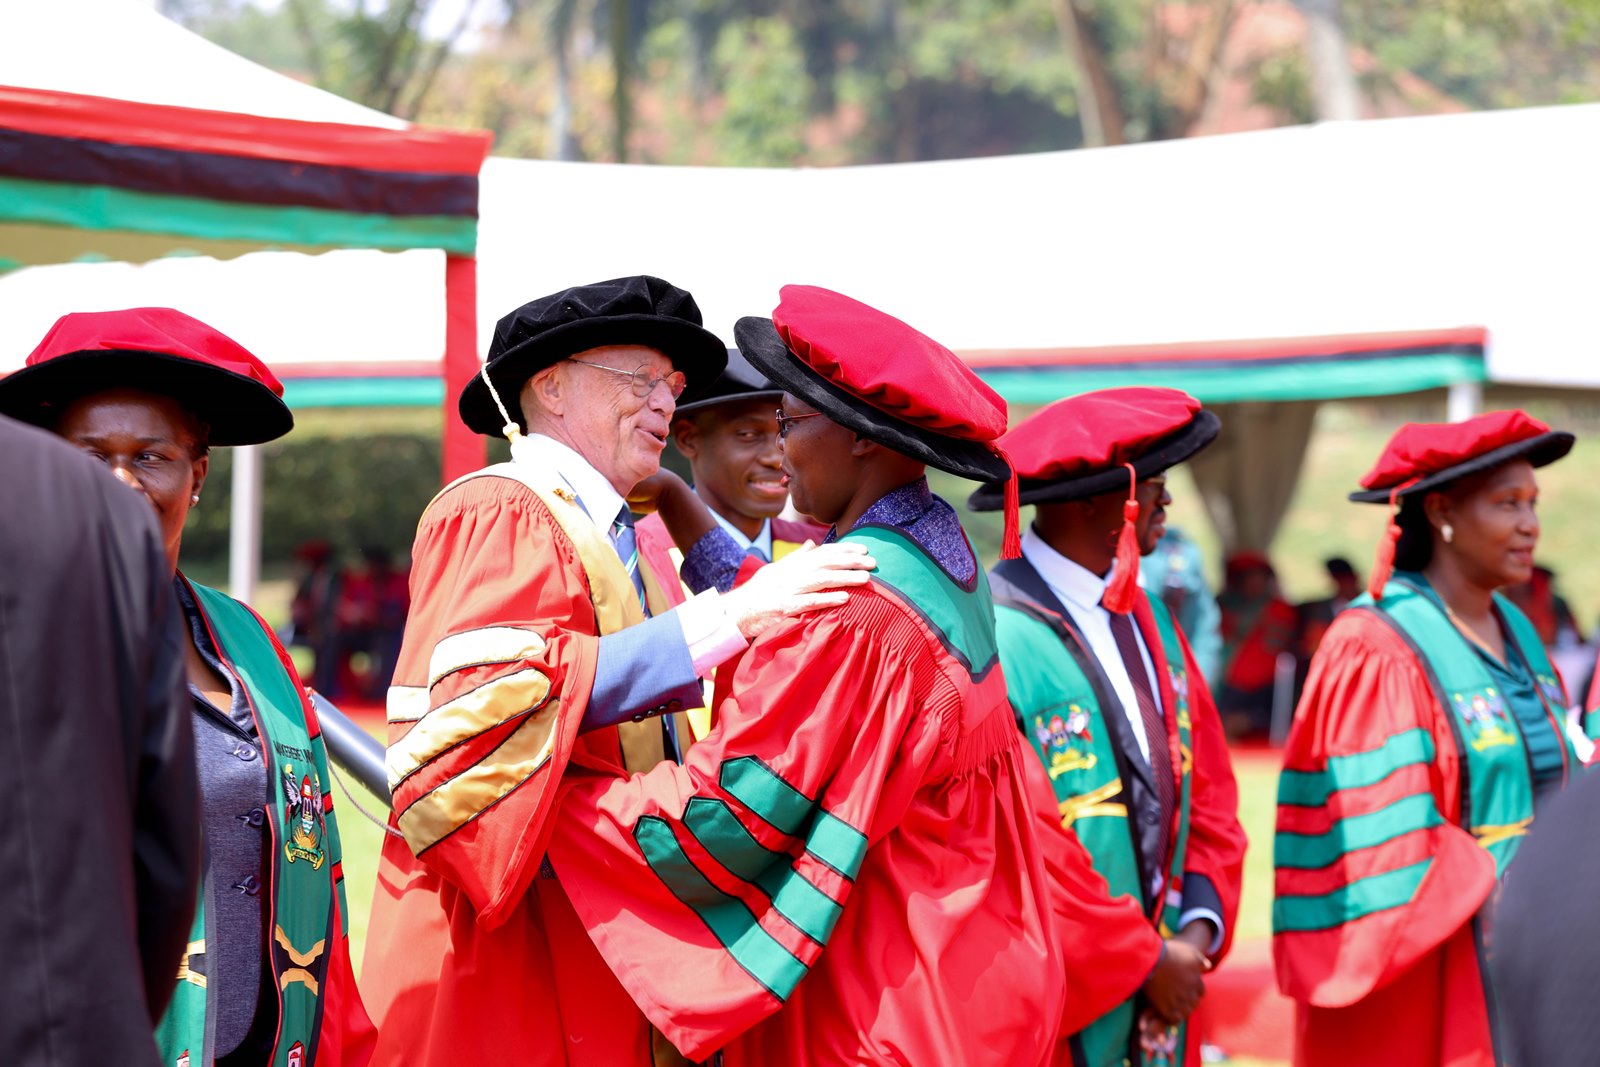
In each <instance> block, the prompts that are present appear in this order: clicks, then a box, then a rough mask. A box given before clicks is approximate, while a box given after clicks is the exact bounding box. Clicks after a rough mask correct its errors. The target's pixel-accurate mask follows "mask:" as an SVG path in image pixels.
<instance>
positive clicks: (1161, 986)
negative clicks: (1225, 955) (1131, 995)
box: [1144, 937, 1211, 1025]
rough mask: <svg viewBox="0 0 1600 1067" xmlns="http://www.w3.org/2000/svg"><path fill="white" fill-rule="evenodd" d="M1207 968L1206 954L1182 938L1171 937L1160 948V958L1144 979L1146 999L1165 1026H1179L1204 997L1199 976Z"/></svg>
mask: <svg viewBox="0 0 1600 1067" xmlns="http://www.w3.org/2000/svg"><path fill="white" fill-rule="evenodd" d="M1210 969H1211V961H1210V960H1209V959H1207V958H1206V955H1205V953H1203V952H1201V951H1200V950H1199V949H1197V948H1195V947H1194V946H1193V945H1191V944H1190V943H1189V942H1188V941H1186V940H1184V939H1182V938H1176V937H1175V938H1172V939H1171V940H1169V941H1167V942H1166V943H1165V944H1163V945H1162V946H1161V958H1160V959H1159V960H1157V961H1156V967H1155V970H1153V971H1151V972H1150V977H1149V978H1146V979H1145V982H1144V996H1145V999H1146V1000H1148V1001H1149V1002H1150V1007H1152V1008H1153V1009H1155V1011H1156V1012H1158V1013H1159V1014H1160V1015H1161V1016H1162V1017H1163V1018H1164V1019H1165V1020H1166V1021H1167V1022H1168V1023H1170V1024H1173V1025H1176V1024H1177V1023H1181V1022H1183V1021H1184V1020H1185V1019H1187V1018H1188V1017H1189V1013H1190V1012H1192V1011H1194V1009H1195V1006H1196V1005H1198V1004H1199V1003H1200V998H1201V997H1203V996H1205V994H1206V985H1205V982H1204V980H1203V978H1202V976H1203V975H1204V974H1205V973H1206V972H1207V971H1209V970H1210Z"/></svg>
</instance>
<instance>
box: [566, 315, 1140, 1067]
mask: <svg viewBox="0 0 1600 1067" xmlns="http://www.w3.org/2000/svg"><path fill="white" fill-rule="evenodd" d="M735 336H736V337H737V339H738V342H739V348H740V351H742V352H743V353H744V354H745V355H746V356H747V357H748V358H749V359H750V362H751V363H752V364H754V365H755V366H756V367H757V368H758V369H759V370H760V371H762V372H763V373H764V374H766V375H767V376H768V377H770V378H771V379H772V380H773V381H775V382H777V383H778V384H779V385H781V386H782V387H783V388H784V389H785V390H786V395H785V396H784V398H783V415H782V416H781V417H780V418H779V427H780V429H779V433H780V436H782V437H783V438H784V446H783V457H784V458H783V468H784V472H785V474H786V475H787V476H788V479H789V486H790V489H791V491H792V492H793V494H794V500H795V506H796V507H797V508H798V509H799V510H800V511H802V512H803V513H805V514H808V515H812V516H815V517H816V518H817V519H818V520H820V521H824V522H828V523H830V524H832V525H833V528H834V533H835V534H836V535H839V537H840V540H841V543H844V544H861V545H865V546H867V547H869V548H870V549H871V552H872V557H873V559H874V560H875V561H876V564H877V569H876V571H875V572H874V574H873V581H872V583H871V585H870V586H869V587H868V588H867V589H865V590H861V591H856V592H853V593H852V594H851V596H850V598H849V601H848V603H846V604H845V605H844V606H843V607H842V608H840V609H838V610H837V611H830V612H826V613H818V614H814V615H809V616H806V617H804V618H800V619H794V620H790V621H787V622H785V623H782V624H780V625H778V626H776V627H774V628H772V629H771V630H769V631H767V632H766V633H764V634H762V635H761V636H760V637H758V638H757V639H756V640H755V641H754V642H753V643H752V644H751V647H750V648H749V650H748V651H747V652H746V653H745V654H744V655H743V657H742V658H741V659H740V660H739V661H738V662H737V664H730V667H729V668H725V669H724V670H723V671H722V672H720V674H719V678H718V688H719V690H721V689H723V688H724V687H726V688H727V689H728V691H729V695H728V696H727V697H726V699H724V700H722V701H721V702H720V703H719V705H718V707H717V715H718V725H717V727H716V728H715V729H714V730H713V731H712V733H711V734H710V736H709V737H707V738H706V739H705V740H704V741H701V742H700V743H699V744H697V745H696V746H695V747H694V748H693V749H692V750H691V751H690V753H689V755H688V757H687V760H686V761H685V763H684V764H683V765H682V766H677V765H671V764H662V765H659V766H657V767H656V768H655V769H654V770H652V771H650V772H649V773H647V774H644V775H635V776H633V777H632V778H622V777H618V776H615V775H612V776H609V777H607V776H594V777H590V778H586V779H574V780H573V782H572V786H571V790H570V791H569V792H568V793H567V794H566V795H565V797H564V799H563V801H562V804H563V807H562V815H563V818H562V819H561V820H559V821H558V824H557V825H556V826H555V828H554V829H553V831H552V836H551V842H550V856H551V859H552V861H553V862H554V864H555V867H556V869H557V870H558V871H560V872H562V877H563V880H564V882H563V884H564V885H565V886H566V888H567V890H568V892H569V894H570V896H571V900H572V903H573V904H574V905H575V907H576V909H577V912H578V915H579V916H580V918H581V920H582V921H583V923H584V925H585V926H586V927H587V928H588V929H589V932H590V934H591V936H593V938H594V939H595V943H596V944H597V945H598V946H599V948H600V951H601V954H602V955H603V956H604V957H605V959H606V962H607V963H608V964H609V965H610V966H611V968H612V969H613V970H614V971H615V972H616V973H617V975H618V977H619V979H620V980H621V981H622V983H623V985H625V986H626V987H627V989H628V991H629V992H630V993H631V994H632V995H633V997H634V999H635V1000H636V1001H637V1002H638V1003H639V1005H640V1006H641V1007H642V1008H643V1009H644V1011H645V1013H646V1014H647V1015H648V1016H649V1018H650V1020H651V1022H652V1023H654V1024H655V1025H656V1026H657V1027H659V1028H660V1029H661V1032H662V1033H663V1034H664V1035H665V1036H666V1037H667V1038H668V1039H669V1040H670V1041H671V1042H672V1043H673V1045H675V1046H676V1047H677V1048H678V1049H679V1050H680V1051H682V1052H683V1053H684V1054H685V1055H687V1056H689V1057H691V1058H701V1057H704V1056H707V1055H709V1054H711V1053H713V1052H715V1051H717V1050H719V1049H720V1050H722V1052H723V1056H724V1063H725V1064H726V1065H727V1067H742V1065H755V1064H760V1065H764V1067H765V1065H807V1067H814V1065H824V1064H826V1065H833V1064H840V1065H842V1064H864V1063H875V1064H878V1063H882V1064H887V1063H902V1064H903V1063H913V1064H988V1063H992V1064H1000V1063H1004V1064H1018V1065H1038V1064H1042V1063H1045V1062H1047V1061H1048V1057H1049V1055H1050V1051H1051V1046H1052V1044H1053V1042H1054V1038H1055V1024H1056V1022H1057V1020H1058V1019H1060V1018H1061V1017H1062V1015H1063V1005H1064V1004H1065V1003H1066V1002H1067V1001H1068V999H1069V997H1070V999H1071V1004H1072V1007H1073V1008H1075V1009H1076V1010H1078V1011H1080V1012H1084V1013H1086V1016H1085V1018H1084V1019H1083V1020H1082V1021H1083V1022H1087V1021H1088V1019H1090V1018H1093V1017H1094V1015H1096V1014H1098V1013H1099V1012H1100V1011H1104V1010H1106V1009H1107V1008H1109V1007H1110V1004H1111V1002H1110V1001H1106V1000H1103V999H1102V1000H1101V1001H1100V1002H1098V1003H1096V998H1097V997H1103V995H1104V990H1103V989H1102V988H1101V986H1102V983H1100V982H1099V981H1098V976H1095V975H1090V974H1087V973H1083V974H1078V975H1070V974H1068V973H1066V971H1065V970H1064V968H1063V967H1062V966H1061V957H1060V945H1061V944H1063V942H1064V940H1065V939H1067V938H1073V939H1084V940H1091V939H1103V940H1102V942H1101V943H1102V944H1104V945H1105V946H1106V950H1107V951H1108V952H1109V951H1113V950H1114V949H1113V946H1114V944H1115V943H1116V939H1117V938H1118V937H1119V936H1120V934H1121V932H1122V931H1126V930H1129V929H1134V930H1138V929H1142V930H1143V931H1144V933H1145V934H1146V935H1148V927H1145V926H1144V925H1143V923H1142V920H1141V919H1140V917H1139V915H1138V909H1137V908H1136V907H1133V906H1132V905H1131V904H1130V903H1128V902H1121V903H1116V902H1113V901H1111V900H1110V899H1109V898H1108V897H1107V896H1106V894H1105V890H1104V883H1103V882H1099V880H1098V879H1097V878H1095V876H1094V875H1093V871H1092V868H1091V867H1090V866H1089V864H1088V861H1087V858H1086V857H1084V856H1083V854H1082V852H1081V850H1079V851H1078V852H1077V853H1076V855H1073V854H1072V853H1071V852H1070V849H1071V848H1072V847H1074V845H1073V842H1072V841H1071V838H1070V837H1069V836H1068V835H1066V834H1063V833H1061V831H1060V830H1059V828H1058V827H1057V826H1056V825H1055V819H1054V810H1053V807H1052V806H1051V804H1050V802H1049V799H1048V796H1047V788H1046V786H1045V785H1044V781H1043V779H1044V776H1043V774H1042V773H1041V772H1040V771H1039V769H1038V768H1037V767H1036V766H1035V765H1034V762H1033V759H1032V757H1031V756H1030V755H1029V754H1028V752H1027V751H1026V750H1025V749H1024V748H1023V746H1022V744H1021V740H1020V739H1019V738H1018V737H1017V735H1016V729H1015V726H1014V725H1013V723H1012V721H1011V714H1010V709H1009V708H1008V707H1007V705H1006V698H1005V683H1004V680H1003V679H1002V677H1001V675H1000V672H999V671H998V670H997V669H996V651H995V641H994V618H993V610H992V605H991V602H990V599H989V591H988V583H987V582H986V580H985V578H984V573H983V570H982V568H981V567H980V566H979V564H978V560H977V558H976V556H975V555H974V553H973V551H972V548H971V546H970V544H969V543H968V541H967V538H966V536H965V534H964V533H963V531H962V529H961V524H960V521H959V519H958V518H957V517H956V513H955V511H954V510H953V509H952V508H951V507H950V505H948V504H946V503H945V502H944V501H942V500H940V499H938V498H936V497H934V496H933V495H932V494H931V493H930V491H929V489H928V483H927V480H926V478H925V477H924V472H925V469H926V467H927V466H929V465H932V466H937V467H939V468H941V469H943V470H946V471H950V472H951V473H954V474H957V475H958V476H962V477H966V478H971V479H990V478H1000V477H1004V476H1005V475H1006V474H1007V473H1008V472H1009V468H1008V467H1007V465H1006V461H1005V459H1004V458H1003V457H1002V456H1001V455H999V454H998V453H997V452H996V451H995V450H994V441H995V439H996V438H997V437H999V435H1000V434H1001V432H1002V431H1003V430H1004V429H1005V410H1006V409H1005V402H1004V401H1003V400H1001V399H1000V397H999V396H997V395H996V394H995V393H994V392H993V391H992V390H990V389H989V388H988V387H987V386H985V385H984V384H983V383H982V382H981V381H979V380H978V379H977V377H976V376H975V375H973V374H972V372H971V371H970V370H969V369H967V368H966V367H965V366H964V365H963V364H962V363H961V362H960V361H959V360H958V359H956V357H955V356H954V355H953V354H952V353H951V352H950V351H949V349H947V348H945V347H944V346H942V345H940V344H938V343H937V342H935V341H933V340H931V339H930V338H928V337H926V336H924V335H922V334H921V333H919V332H917V331H916V330H914V329H912V328H911V327H910V326H907V325H906V324H905V323H903V322H901V321H899V320H898V319H894V318H891V317H890V316H888V315H886V314H884V313H882V312H880V311H877V310H875V309H873V308H871V307H868V306H866V305H865V304H861V303H859V302H857V301H855V300H852V299H850V298H849V297H846V296H841V295H840V294H838V293H833V292H829V291H828V290H826V289H820V288H816V287H812V286H794V285H791V286H786V287H785V288H784V289H783V292H782V302H781V303H780V304H779V306H778V308H777V310H776V311H775V312H774V313H773V315H772V317H771V318H745V319H741V320H740V321H739V324H738V326H737V328H736V330H735ZM1013 515H1014V511H1013ZM1010 532H1011V547H1014V543H1015V534H1016V531H1015V528H1014V526H1013V527H1011V530H1010ZM782 565H783V564H781V563H779V564H774V565H773V566H772V567H768V568H764V569H763V570H762V571H761V572H760V574H758V576H757V579H756V580H759V578H760V575H761V574H765V573H766V572H767V571H769V570H771V569H773V568H774V567H781V566H782ZM580 813H581V814H580ZM1074 860H1075V861H1076V866H1074V865H1073V863H1074ZM1057 861H1059V862H1060V863H1061V864H1062V865H1063V867H1064V870H1060V871H1058V870H1057V869H1055V868H1053V867H1052V866H1051V865H1052V864H1053V863H1055V862H1057ZM1056 878H1060V881H1059V882H1057V881H1056V880H1055V879H1056ZM1095 883H1098V885H1096V884H1095ZM1090 899H1092V900H1093V901H1094V903H1088V904H1085V903H1083V901H1085V900H1090ZM1128 950H1129V951H1130V952H1131V953H1140V952H1142V951H1143V947H1142V946H1140V945H1139V944H1137V943H1135V944H1132V945H1129V946H1128ZM1155 951H1156V950H1155V949H1153V948H1152V949H1151V950H1150V951H1149V953H1148V955H1146V956H1145V959H1144V966H1145V967H1146V969H1148V967H1149V965H1150V964H1151V963H1153V961H1154V957H1155Z"/></svg>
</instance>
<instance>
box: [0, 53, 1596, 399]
mask: <svg viewBox="0 0 1600 1067" xmlns="http://www.w3.org/2000/svg"><path fill="white" fill-rule="evenodd" d="M152 65H157V66H159V65H161V64H152ZM297 88H304V87H297ZM307 91H308V92H315V91H314V90H307ZM319 95H325V94H319ZM1597 172H1600V105H1574V106H1568V107H1559V108H1542V109H1529V110H1521V111H1502V112H1490V113H1477V114H1467V115H1450V116H1440V117H1429V118H1416V119H1390V120H1382V121H1371V122H1361V123H1352V124H1324V125H1319V126H1312V127H1296V128H1289V129H1282V130H1271V131H1266V132H1262V133H1250V134H1238V135H1233V136H1226V137H1212V138H1199V139H1194V140H1186V141H1171V142H1163V143H1158V144H1150V145H1134V146H1128V147H1119V148H1109V149H1097V150H1086V151H1078V152H1058V153H1042V154H1037V155H1029V156H1015V157H1004V158H994V159H978V160H963V161H951V162H940V163H925V164H902V165H893V166H875V167H848V168H838V169H832V170H736V169H703V168H670V167H639V166H612V165H601V164H574V163H551V162H540V161H527V160H504V159H494V160H490V161H489V163H488V164H487V165H486V167H485V169H484V172H483V177H482V200H481V213H482V214H481V219H482V221H481V227H480V245H479V312H480V315H479V318H480V330H479V336H480V338H481V339H482V343H484V344H486V343H487V339H488V337H489V336H491V333H492V326H493V323H494V320H495V319H496V318H498V317H499V316H500V315H501V314H503V313H504V312H506V311H508V310H510V309H511V308H513V307H515V306H516V305H517V304H519V303H521V302H523V301H525V300H527V299H529V298H531V297H533V296H537V295H539V294H542V293H546V292H550V291H553V290H555V289H559V288H562V287H564V286H566V285H571V284H573V283H575V282H581V281H588V280H594V279H599V278H605V277H613V276H617V275H621V274H630V273H641V272H648V273H656V274H660V275H662V276H664V277H667V278H670V279H672V280H673V281H675V282H677V283H679V284H682V285H684V286H686V287H688V288H690V289H691V290H692V291H694V293H695V294H696V296H697V298H698V299H699V300H700V304H701V307H702V309H703V310H704V311H705V314H706V322H707V325H708V326H710V327H711V328H712V329H714V330H716V331H718V332H719V333H721V334H723V335H724V336H728V335H731V333H732V325H733V322H734V320H735V319H736V318H737V317H739V316H740V315H745V314H760V313H762V312H765V311H767V310H769V309H770V308H771V307H772V306H773V304H774V303H775V301H776V295H777V290H778V287H779V286H780V285H782V284H784V283H786V282H795V281H804V282H813V283H816V284H822V285H827V286H830V287H833V288H837V289H840V290H842V291H845V292H848V293H850V294H852V295H854V296H859V297H860V298H862V299H864V300H866V301H868V302H871V303H874V304H877V305H879V306H881V307H884V308H885V309H887V310H890V311H892V312H893V313H895V314H897V315H899V316H900V317H902V318H904V319H906V320H907V321H909V322H911V323H913V324H914V325H916V326H918V327H919V328H921V329H923V330H925V331H927V332H928V333H930V334H931V335H933V336H935V337H937V338H939V339H940V340H942V341H944V342H945V343H947V344H949V345H950V346H951V347H952V348H955V349H957V350H958V351H992V350H996V349H1046V350H1049V349H1076V348H1085V347H1092V346H1106V345H1133V344H1156V343H1162V342H1179V341H1206V340H1223V339H1228V340H1234V339H1245V338H1262V337H1299V336H1309V335H1346V334H1356V333H1370V332H1374V331H1388V330H1406V329H1420V328H1427V329H1433V328H1441V327H1451V326H1460V325H1468V324H1475V325H1482V326H1486V327H1487V328H1488V330H1489V336H1490V348H1489V353H1488V372H1489V378H1490V380H1492V381H1495V382H1515V383H1530V384H1546V385H1556V386H1572V385H1578V386H1584V385H1587V386H1594V385H1600V338H1597V336H1596V333H1595V331H1594V330H1593V329H1592V327H1591V315H1590V313H1589V304H1588V299H1587V297H1588V296H1589V294H1590V293H1592V292H1593V291H1595V282H1596V268H1595V265H1594V258H1595V253H1594V251H1593V250H1594V249H1596V248H1600V205H1597V203H1596V201H1595V198H1594V196H1593V191H1592V188H1590V186H1591V184H1592V176H1593V175H1594V174H1595V173H1597ZM441 270H442V267H441V266H440V263H439V257H438V256H436V255H433V254H431V253H426V252H416V253H404V254H400V255H389V254H385V253H375V252H341V253H330V254H328V255H324V256H321V257H316V258H311V257H303V256H298V255H292V254H258V255H254V256H249V257H244V258H242V259H240V260H237V261H233V262H230V263H220V264H219V263H213V262H210V261H193V262H189V261H170V260H169V261H162V262H158V263H153V264H149V265H147V266H143V267H137V268H133V267H123V266H117V265H73V266H67V267H50V268H42V269H37V270H26V271H20V272H17V273H16V274H14V275H12V276H9V277H6V278H3V279H0V369H4V368H6V367H10V366H15V365H16V364H17V363H19V362H20V361H21V358H22V356H23V355H25V354H26V352H27V351H28V349H29V348H30V347H31V345H32V343H33V341H34V340H36V339H37V338H38V337H39V336H40V335H42V333H43V332H44V330H45V328H47V327H48V325H49V323H50V321H52V320H53V319H54V317H55V316H56V315H58V314H60V313H61V312H63V311H66V310H69V309H77V308H91V307H110V306H127V305H129V304H133V303H173V304H179V305H181V306H183V307H185V308H187V309H191V310H194V311H195V312H196V313H197V314H200V315H202V316H203V317H207V318H209V319H213V320H214V321H215V322H216V323H217V324H218V325H219V326H221V327H222V328H224V329H227V330H230V332H234V333H236V334H237V335H238V336H239V337H240V339H241V340H244V341H245V342H246V343H247V344H249V345H252V346H253V347H255V349H256V350H257V351H258V352H260V354H261V355H262V356H263V357H264V358H266V359H267V360H268V361H269V362H270V363H272V364H273V365H274V366H275V367H280V368H282V369H284V370H285V372H286V374H287V375H289V376H293V375H294V373H295V365H296V364H320V365H327V364H330V363H344V364H373V365H384V364H391V365H392V364H395V363H400V364H407V363H421V362H433V361H437V359H438V356H439V352H440V351H441V349H442V346H443V336H444V321H443V315H442V312H441V310H440V308H439V307H438V305H437V302H436V301H433V300H429V299H423V298H419V297H420V294H424V293H429V292H434V291H436V289H437V286H438V279H439V276H440V271H441ZM374 309H381V310H382V314H381V315H380V316H378V317H377V318H375V317H374V315H373V311H374ZM375 328H376V329H378V330H379V331H380V332H379V334H378V335H377V336H376V337H375V336H374V333H373V330H374V329H375Z"/></svg>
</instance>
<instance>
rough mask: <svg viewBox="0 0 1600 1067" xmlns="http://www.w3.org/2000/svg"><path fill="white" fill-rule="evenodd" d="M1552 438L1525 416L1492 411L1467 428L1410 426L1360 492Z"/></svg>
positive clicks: (1453, 424) (1460, 424) (1403, 482)
mask: <svg viewBox="0 0 1600 1067" xmlns="http://www.w3.org/2000/svg"><path fill="white" fill-rule="evenodd" d="M1549 432H1550V427H1549V426H1547V425H1545V424H1544V423H1542V422H1540V421H1539V420H1538V419H1536V418H1534V417H1533V416H1531V415H1529V414H1527V413H1526V412H1523V411H1491V412H1490V413H1489V414H1487V415H1479V416H1478V417H1477V418H1473V419H1467V420H1466V421H1465V422H1408V423H1406V424H1405V425H1404V426H1402V427H1400V429H1398V430H1396V431H1395V433H1394V436H1393V437H1391V438H1389V444H1388V446H1387V447H1385V448H1384V450H1383V455H1381V456H1379V457H1378V462H1377V463H1375V464H1373V467H1372V469H1371V470H1370V471H1368V472H1367V475H1366V477H1364V478H1362V479H1361V485H1362V488H1364V489H1393V488H1396V487H1404V486H1405V485H1406V484H1407V483H1410V482H1415V481H1417V480H1418V479H1420V478H1426V477H1428V476H1429V475H1432V474H1438V473H1439V472H1440V471H1443V470H1447V469H1448V468H1450V467H1454V466H1456V465H1457V464H1459V463H1465V462H1466V461H1467V460H1470V459H1474V458H1476V457H1478V456H1481V455H1483V454H1485V453H1487V452H1493V451H1494V450H1495V449H1497V448H1504V447H1505V446H1506V445H1514V444H1516V443H1517V442H1519V441H1526V440H1529V439H1530V438H1534V437H1538V436H1540V435H1542V434H1547V433H1549Z"/></svg>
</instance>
